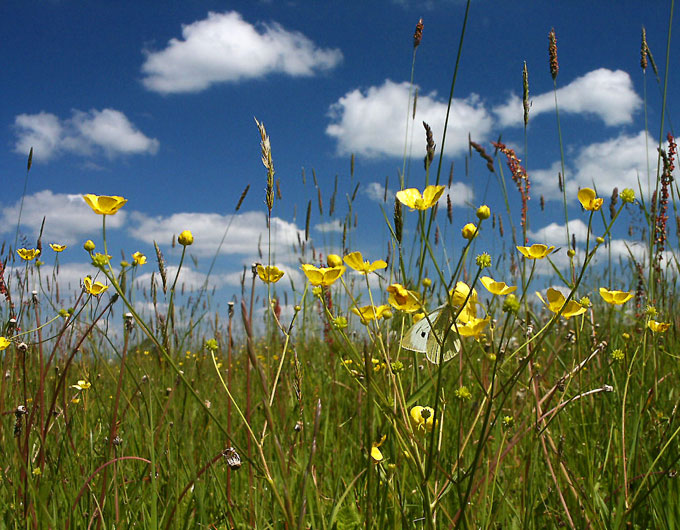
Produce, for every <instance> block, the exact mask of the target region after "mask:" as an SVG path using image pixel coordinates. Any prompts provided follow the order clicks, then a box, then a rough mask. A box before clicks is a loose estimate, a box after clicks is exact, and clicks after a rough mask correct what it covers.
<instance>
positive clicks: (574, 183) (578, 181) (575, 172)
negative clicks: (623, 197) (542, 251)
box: [529, 131, 657, 199]
mask: <svg viewBox="0 0 680 530" xmlns="http://www.w3.org/2000/svg"><path fill="white" fill-rule="evenodd" d="M656 145H657V143H656V140H655V139H654V138H653V137H651V136H648V137H647V138H645V132H644V131H640V132H639V133H637V134H634V135H627V134H625V133H622V134H620V135H619V136H617V137H616V138H611V139H609V140H605V141H604V142H598V143H594V144H590V145H588V146H585V147H583V148H581V149H580V150H579V151H578V152H577V153H575V155H574V156H571V157H569V160H568V161H567V163H568V168H567V178H566V186H567V195H568V196H569V197H574V198H575V197H576V194H577V193H578V190H579V188H583V187H590V188H592V187H593V186H595V187H596V188H597V191H598V193H599V195H600V196H602V197H609V196H610V195H611V193H612V190H613V189H614V188H615V187H618V188H619V191H621V190H622V189H623V188H632V189H634V190H636V191H637V190H638V189H639V188H638V178H639V180H640V183H643V184H644V185H643V190H644V189H646V182H647V160H648V156H649V162H650V167H651V171H654V168H655V167H656V159H657V153H656V150H655V149H656ZM647 146H649V151H648V150H647ZM559 171H560V163H559V162H554V163H553V164H552V165H551V167H550V169H544V170H536V171H531V172H530V174H529V178H530V179H531V181H532V183H533V184H535V185H536V186H535V188H534V189H535V193H537V194H542V195H544V196H545V198H546V199H559V198H561V197H562V194H561V192H560V190H559V188H558V187H557V173H558V172H559Z"/></svg>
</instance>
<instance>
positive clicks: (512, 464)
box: [0, 28, 680, 529]
mask: <svg viewBox="0 0 680 530" xmlns="http://www.w3.org/2000/svg"><path fill="white" fill-rule="evenodd" d="M421 29H422V28H421ZM409 38H410V36H409ZM418 44H419V37H418V30H417V31H416V36H415V42H414V55H413V60H414V62H415V58H416V53H415V50H416V49H417V46H418ZM549 44H550V52H551V55H550V63H549V64H546V68H548V67H550V68H551V69H552V70H553V79H555V77H556V76H557V67H558V63H557V56H556V52H555V49H554V41H551V42H550V43H549ZM641 51H642V55H641V57H642V60H643V63H644V62H645V61H647V59H648V57H649V55H648V51H649V50H648V49H646V43H645V42H644V40H643V44H642V50H641ZM643 67H644V68H649V69H650V71H651V66H647V65H646V64H643ZM646 71H647V70H646V69H645V72H646ZM454 79H455V75H454ZM657 81H658V82H659V85H660V86H661V87H662V88H663V86H664V84H663V79H658V76H656V77H652V76H651V75H650V83H652V82H657ZM525 83H526V79H525ZM529 100H530V95H529V93H528V87H527V90H526V91H525V109H526V112H527V113H529V115H530V105H529ZM557 105H558V106H557V108H559V102H557ZM404 110H405V112H406V110H407V109H404ZM557 116H558V120H557V122H556V123H557V125H556V126H557V127H558V128H559V114H557ZM526 119H528V115H527V116H526ZM662 122H663V121H662ZM525 123H526V121H525ZM256 126H257V130H258V131H259V134H260V138H261V152H262V161H263V164H264V171H263V177H262V184H263V185H264V186H265V188H266V192H265V197H264V202H265V206H264V207H265V208H266V209H267V213H268V215H269V216H270V217H271V216H272V211H275V209H276V206H277V201H278V198H277V189H276V185H275V179H274V163H275V159H276V150H275V145H276V138H272V139H271V141H270V139H269V137H268V135H267V132H266V129H265V126H264V125H263V124H261V123H260V122H257V123H256ZM525 131H526V126H525ZM665 134H666V133H665V132H664V140H663V142H662V143H661V144H660V145H659V146H658V147H659V150H658V153H659V156H658V167H653V168H652V169H651V177H650V180H651V183H652V189H653V192H652V193H651V194H648V195H647V196H646V195H645V194H643V193H642V190H643V186H640V187H639V188H638V189H636V190H633V189H621V190H616V191H615V193H614V194H613V195H611V196H609V194H608V196H607V197H600V196H599V194H598V192H597V191H596V190H595V189H590V188H583V189H581V191H579V193H578V196H570V195H568V194H567V193H566V191H563V204H561V205H560V208H556V209H555V218H554V221H556V222H558V223H565V222H566V218H565V217H566V212H567V208H568V207H569V208H572V207H574V206H576V207H578V211H579V214H580V219H581V220H582V221H583V222H584V223H586V224H587V225H588V238H587V241H586V242H585V246H583V247H578V248H574V246H572V245H571V244H570V243H569V242H570V241H571V239H570V235H569V233H565V245H564V246H563V247H561V248H554V247H549V246H547V245H544V244H543V242H542V241H529V240H528V239H527V223H528V219H527V216H528V215H530V214H529V212H528V209H527V201H529V199H530V198H531V188H530V179H531V175H530V174H528V173H527V172H526V171H525V170H524V168H523V166H522V161H521V158H522V155H521V154H520V153H515V151H513V150H512V149H511V148H510V147H508V146H506V145H504V144H502V143H500V142H498V143H493V144H487V145H479V144H476V143H474V142H472V141H471V144H470V157H471V160H474V163H476V164H482V166H484V165H485V164H486V165H487V166H488V169H487V171H488V172H489V173H490V176H491V178H492V179H494V182H495V183H496V185H497V186H498V187H499V189H502V190H503V194H504V198H505V205H506V207H505V209H504V210H502V211H492V210H491V209H490V208H489V207H488V206H485V205H482V204H480V205H477V206H478V209H477V212H476V213H477V216H476V219H477V221H476V222H474V223H470V224H466V225H465V226H457V225H456V222H455V220H454V219H453V217H452V215H451V211H450V204H449V211H445V210H446V208H445V207H444V206H443V204H445V203H443V202H442V203H440V202H439V200H440V198H441V196H442V193H443V190H444V186H443V185H442V184H440V183H443V182H444V181H445V180H446V178H447V176H446V175H445V174H443V173H447V170H446V169H444V170H442V167H441V164H440V163H439V162H440V153H441V148H442V144H443V143H444V142H445V139H441V140H439V139H437V142H438V143H439V144H440V145H439V146H438V147H435V141H434V140H433V138H432V137H431V135H424V138H423V139H422V145H424V146H425V147H426V150H427V155H426V159H425V171H424V179H421V175H420V173H418V174H414V175H412V176H411V182H413V181H415V180H416V179H421V180H419V182H421V185H420V186H419V187H418V188H417V189H412V188H407V189H402V191H400V192H399V193H397V197H396V199H395V201H394V203H393V204H392V203H389V202H385V203H384V208H383V213H384V218H385V225H386V226H388V227H389V232H388V233H389V235H390V237H389V240H388V241H386V242H385V248H389V250H388V252H387V255H382V256H362V255H361V254H360V253H357V252H355V251H354V249H352V248H349V246H350V242H351V240H352V239H351V233H352V231H355V230H361V227H355V226H354V225H353V222H352V220H353V216H352V201H351V200H349V205H348V210H347V211H346V212H345V213H346V215H345V214H337V213H336V214H335V216H336V218H337V219H338V220H339V222H340V223H342V224H343V227H344V232H343V245H342V248H343V250H342V255H339V254H338V255H336V254H333V253H332V249H331V252H329V251H328V250H325V249H312V250H310V243H309V242H305V241H300V245H299V258H300V266H301V269H302V272H303V273H304V275H305V276H304V277H305V278H306V283H305V284H304V285H298V286H296V289H294V290H292V291H291V290H290V289H287V287H286V285H287V284H286V278H285V276H284V277H283V279H282V278H281V271H280V270H279V269H278V268H277V267H276V262H275V259H274V258H273V256H271V255H269V254H268V246H267V244H266V242H263V244H264V247H263V250H264V252H263V259H262V263H261V264H260V265H259V267H258V266H254V267H253V270H252V271H246V273H245V274H244V278H243V284H242V289H241V291H242V297H240V298H238V299H237V300H235V301H234V302H231V303H230V305H229V310H228V311H227V312H224V311H222V312H221V311H217V310H216V309H214V307H212V303H213V302H214V300H213V299H212V298H211V295H210V293H209V292H202V293H201V294H200V295H198V296H193V297H192V298H188V297H187V296H183V294H182V292H181V291H182V287H181V282H178V280H177V275H178V274H179V270H181V268H182V265H183V263H184V259H185V257H187V259H188V255H189V253H190V251H191V244H192V243H193V236H192V235H191V227H187V230H186V231H185V232H182V233H181V234H177V239H176V241H173V244H174V245H177V246H179V247H180V248H182V249H183V252H182V256H181V259H180V261H179V263H173V264H172V265H173V266H177V268H176V269H175V268H173V269H172V270H173V271H175V270H176V271H177V272H176V273H175V272H173V273H170V272H169V264H165V262H164V259H163V256H162V254H161V251H160V249H158V250H157V256H153V257H152V256H148V257H147V256H142V255H141V254H135V255H134V256H133V257H132V260H131V261H130V262H129V263H128V262H125V263H121V264H117V263H113V262H112V261H113V260H112V258H111V256H109V253H112V254H113V253H115V252H118V251H119V249H111V248H108V246H107V242H106V220H107V218H108V217H109V216H110V215H115V214H116V212H117V211H118V209H119V208H125V200H124V199H123V198H121V197H105V196H95V195H87V196H85V197H84V199H85V200H86V202H88V204H89V205H90V206H91V207H92V209H93V213H92V215H100V216H101V218H102V221H103V223H102V232H101V233H100V234H92V241H88V242H87V243H85V245H84V248H85V250H84V252H87V254H88V255H89V257H90V259H91V260H92V276H91V278H84V279H83V286H82V289H81V290H79V291H78V293H77V295H76V297H74V298H73V300H74V302H73V303H72V304H71V302H70V301H69V302H68V305H69V306H70V307H64V304H65V302H64V300H71V298H70V294H65V293H64V292H63V289H64V287H63V286H62V287H61V289H62V291H61V292H60V286H59V275H58V266H57V264H56V262H55V260H58V256H59V252H60V249H59V247H52V249H50V248H49V247H48V245H47V243H48V242H44V244H43V242H42V241H40V240H38V242H37V245H36V246H35V248H22V249H17V248H16V247H17V245H16V242H15V244H14V245H12V242H8V243H7V245H5V246H4V247H3V254H2V259H3V263H4V266H3V270H4V276H3V277H2V278H3V279H2V281H1V282H0V293H1V294H2V295H3V297H4V300H5V301H4V302H3V305H2V316H3V320H2V321H3V328H2V338H0V349H2V357H1V359H2V373H3V374H4V376H3V377H2V379H1V382H0V410H1V411H2V414H3V416H2V422H3V423H2V429H0V443H1V444H2V448H3V450H2V453H3V458H2V466H1V468H0V501H1V502H0V521H1V526H2V527H3V528H5V527H6V528H86V527H88V528H90V527H91V528H130V527H138V528H173V529H174V528H290V529H292V528H323V529H326V528H328V529H331V528H337V529H349V528H359V527H366V528H430V529H431V528H454V527H462V528H551V527H558V526H562V527H568V528H622V527H627V528H628V527H629V528H677V527H678V526H680V503H678V502H676V500H677V499H680V487H679V485H678V479H677V478H676V473H677V469H678V467H679V463H678V461H679V460H680V443H679V441H678V433H679V432H680V422H679V421H678V415H677V409H678V402H679V399H680V394H679V393H678V391H677V389H676V385H677V384H678V382H679V381H678V373H679V372H678V352H679V351H680V348H679V346H680V338H679V337H678V334H677V329H678V323H679V320H678V317H677V315H678V304H677V300H678V297H677V271H678V267H677V265H678V261H677V258H678V245H677V233H675V232H676V225H677V229H678V230H680V218H679V217H678V211H677V198H678V187H677V183H676V182H675V181H674V179H673V170H674V162H675V158H676V148H675V143H674V137H673V136H672V135H671V134H670V133H669V134H668V135H667V136H665ZM558 148H559V146H557V147H556V149H558ZM563 161H564V160H563ZM414 167H415V164H414ZM30 168H31V161H30V158H29V163H28V172H27V178H28V175H29V173H30ZM414 172H415V170H414ZM401 177H402V182H403V175H402V176H401ZM647 177H648V176H647V175H644V176H641V180H642V179H643V178H644V181H645V182H646V181H647ZM560 184H561V185H562V188H561V189H562V190H566V187H565V186H564V183H562V182H561V183H560ZM283 185H285V183H284V184H283ZM261 187H262V186H261V185H254V186H253V188H254V189H259V188H261ZM246 192H247V190H246ZM351 192H352V190H351V189H350V190H348V195H347V196H348V198H349V197H350V196H351V195H352V193H351ZM250 193H253V191H251V192H250ZM355 193H356V192H355ZM517 197H519V203H520V204H521V207H520V208H519V209H517V208H514V209H513V208H511V204H515V203H516V200H517ZM511 198H512V200H511ZM309 199H310V202H309V203H307V200H305V201H304V204H305V205H307V208H308V210H307V211H308V212H309V208H311V207H312V204H313V203H314V201H317V197H316V196H314V197H310V198H309ZM318 200H319V201H321V193H320V192H319V195H318ZM331 201H332V203H334V202H335V193H334V194H333V198H332V199H331ZM534 201H538V197H536V198H534ZM239 204H240V203H239ZM439 204H442V206H438V205H439ZM319 207H320V208H321V205H320V206H319ZM333 209H334V208H333V207H332V206H331V208H330V210H331V212H332V211H333ZM237 210H238V206H237ZM338 210H340V208H338ZM326 211H328V208H327V210H326ZM331 215H333V214H332V213H331ZM343 215H344V217H343ZM307 219H308V221H307V222H308V223H309V213H308V214H307ZM669 220H670V221H671V222H670V223H669V222H668V221H669ZM18 222H19V220H17V223H18ZM633 222H635V223H637V226H636V230H635V233H636V234H638V235H640V238H641V241H642V242H643V243H644V247H645V249H646V251H645V252H644V254H643V255H642V256H640V255H639V254H634V253H632V252H631V253H630V254H629V259H628V260H626V261H624V262H621V263H619V262H614V261H613V260H612V258H611V252H610V241H611V239H612V233H613V231H614V230H615V229H618V227H621V226H623V227H626V226H628V225H629V224H631V223H633ZM503 223H504V224H505V228H504V227H503ZM405 226H407V227H408V230H406V229H405ZM445 226H449V230H448V232H447V233H448V234H449V235H448V236H447V237H448V238H449V239H450V240H451V241H455V245H453V244H452V245H451V248H456V249H457V250H456V251H455V254H446V258H444V257H443V256H444V255H445V254H444V252H445V250H444V249H446V247H447V245H448V244H449V242H448V241H447V240H446V239H445V238H444V236H443V235H442V233H443V229H444V227H445ZM567 226H568V225H567ZM307 232H309V226H308V227H307ZM484 232H486V233H494V234H496V235H495V236H494V237H495V238H496V240H497V241H502V242H504V243H505V244H504V245H503V246H502V248H503V249H504V250H503V251H498V250H496V251H494V249H492V248H480V245H479V244H477V242H478V241H479V240H481V238H480V239H477V237H478V234H481V233H484ZM165 243H166V242H164V244H165ZM305 243H307V244H306V245H305ZM494 248H495V249H499V248H501V245H500V244H499V245H496V246H494ZM40 249H41V252H40V253H38V252H37V250H40ZM77 250H78V251H80V249H77ZM336 251H339V250H336ZM41 260H42V261H43V262H44V263H41ZM595 260H597V263H598V264H597V265H595ZM444 261H446V266H444ZM53 262H55V266H54V267H52V263H53ZM141 267H146V268H147V269H148V268H151V267H154V268H155V274H154V280H153V283H152V284H150V285H144V286H140V285H139V284H138V282H136V281H135V276H136V275H137V273H138V271H139V270H140V269H141ZM147 269H145V270H147ZM357 273H358V274H357ZM36 278H39V285H40V286H41V289H40V290H39V291H34V292H30V291H29V288H28V287H27V286H28V285H30V284H31V283H32V282H31V281H29V279H30V280H35V279H36ZM631 285H634V286H635V288H634V289H632V290H630V291H629V290H628V286H631ZM548 286H552V287H548ZM284 291H286V293H285V296H286V298H287V299H289V303H290V305H293V306H294V310H293V312H292V314H288V313H287V312H283V313H282V312H281V300H279V296H281V293H283V292H284ZM536 291H538V292H539V293H540V296H541V299H542V300H543V303H541V300H539V298H538V297H537V296H535V292H536ZM263 293H264V295H263ZM142 305H144V306H146V307H147V308H151V310H150V311H149V310H147V311H141V309H140V308H141V307H142ZM284 306H285V304H284ZM262 307H264V313H263V314H264V317H262V316H261V315H262V313H261V312H259V311H258V310H259V309H261V308H262Z"/></svg>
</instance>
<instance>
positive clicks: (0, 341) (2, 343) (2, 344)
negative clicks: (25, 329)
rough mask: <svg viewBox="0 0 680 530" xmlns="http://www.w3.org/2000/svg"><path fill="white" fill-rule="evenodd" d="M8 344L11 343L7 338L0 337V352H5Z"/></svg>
mask: <svg viewBox="0 0 680 530" xmlns="http://www.w3.org/2000/svg"><path fill="white" fill-rule="evenodd" d="M10 344H12V341H11V340H9V339H8V338H7V337H0V351H2V350H6V349H7V348H8V347H9V345H10Z"/></svg>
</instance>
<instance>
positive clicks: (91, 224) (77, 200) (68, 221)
mask: <svg viewBox="0 0 680 530" xmlns="http://www.w3.org/2000/svg"><path fill="white" fill-rule="evenodd" d="M19 209H20V201H17V202H16V203H14V204H12V205H7V206H4V205H3V206H0V233H5V234H7V233H11V234H13V233H14V232H15V231H16V226H17V220H18V219H19ZM126 215H127V214H126V212H125V211H124V210H121V211H119V212H118V213H117V214H116V215H109V216H107V219H106V227H107V228H119V227H121V226H122V225H123V224H124V223H125V218H126ZM43 218H45V228H44V230H43V238H42V239H43V246H44V247H45V248H47V249H49V247H48V245H47V244H48V243H59V244H62V245H73V244H74V243H76V242H78V241H79V240H80V239H81V238H82V236H84V235H86V236H87V237H88V238H90V237H92V234H96V233H98V232H100V231H101V226H102V218H101V216H99V215H95V214H93V213H92V209H91V208H90V207H89V206H88V205H87V204H86V203H85V201H84V200H83V197H82V195H71V194H66V193H53V192H51V191H49V190H43V191H39V192H37V193H34V194H33V195H27V196H26V197H25V199H24V207H23V210H22V212H21V229H20V232H21V233H24V234H26V236H27V237H29V238H37V237H38V234H39V233H40V226H41V224H42V221H43Z"/></svg>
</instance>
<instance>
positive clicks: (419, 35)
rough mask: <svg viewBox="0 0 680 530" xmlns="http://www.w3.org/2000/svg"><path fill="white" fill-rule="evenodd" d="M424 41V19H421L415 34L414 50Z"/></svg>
mask: <svg viewBox="0 0 680 530" xmlns="http://www.w3.org/2000/svg"><path fill="white" fill-rule="evenodd" d="M422 40H423V19H422V18H421V19H420V20H419V21H418V23H417V24H416V31H415V33H414V34H413V49H416V48H417V47H418V46H420V41H422Z"/></svg>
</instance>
